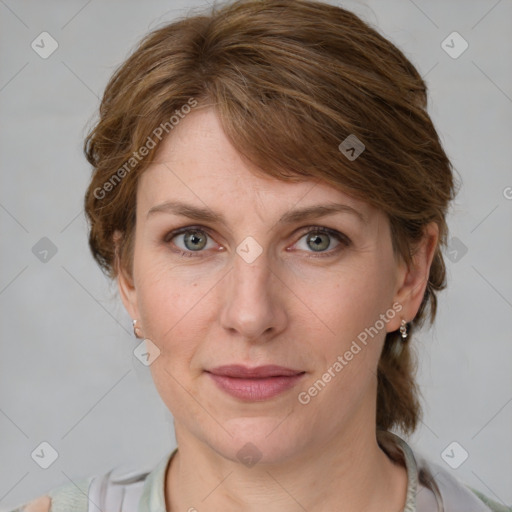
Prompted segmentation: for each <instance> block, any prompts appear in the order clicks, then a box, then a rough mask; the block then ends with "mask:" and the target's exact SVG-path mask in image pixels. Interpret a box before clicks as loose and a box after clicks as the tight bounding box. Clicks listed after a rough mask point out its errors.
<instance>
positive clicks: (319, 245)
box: [307, 233, 330, 251]
mask: <svg viewBox="0 0 512 512" xmlns="http://www.w3.org/2000/svg"><path fill="white" fill-rule="evenodd" d="M322 237H324V240H322ZM310 242H312V244H313V245H311V246H310V247H311V248H312V249H313V250H315V251H317V250H325V249H328V248H329V245H330V240H329V235H327V234H325V233H313V234H310V235H309V236H308V239H307V243H308V245H309V243H310Z"/></svg>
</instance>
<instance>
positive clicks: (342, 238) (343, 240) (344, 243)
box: [164, 226, 352, 258]
mask: <svg viewBox="0 0 512 512" xmlns="http://www.w3.org/2000/svg"><path fill="white" fill-rule="evenodd" d="M303 229H304V231H303V232H302V233H301V235H300V237H299V239H298V240H297V241H299V240H300V239H301V238H303V237H304V236H305V235H307V234H309V233H322V234H326V235H329V236H332V237H333V238H335V239H336V240H338V242H340V245H339V246H338V247H336V248H335V249H332V250H330V251H325V252H318V253H316V254H315V253H314V252H312V253H311V255H310V256H308V257H309V258H326V257H330V256H333V255H335V254H337V253H338V252H339V251H340V250H341V249H342V248H343V247H345V248H347V247H349V246H350V245H351V243H352V242H351V240H350V239H349V238H348V237H347V236H346V235H344V234H343V233H340V232H339V231H336V230H334V229H330V228H326V227H323V226H307V227H304V228H303ZM196 230H197V231H201V232H203V233H205V234H206V235H208V237H210V238H213V237H211V235H210V233H209V230H208V229H207V228H204V227H202V226H186V227H183V228H179V229H175V230H174V231H171V232H169V233H167V234H166V235H165V237H164V242H165V243H167V244H168V243H170V242H171V240H172V239H173V238H175V237H176V236H178V235H182V234H183V233H186V232H188V231H196ZM172 250H173V252H175V253H177V254H179V255H180V256H184V257H186V258H194V257H201V256H200V254H201V253H202V252H204V251H182V250H181V249H172ZM196 253H197V254H196Z"/></svg>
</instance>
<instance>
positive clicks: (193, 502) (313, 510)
mask: <svg viewBox="0 0 512 512" xmlns="http://www.w3.org/2000/svg"><path fill="white" fill-rule="evenodd" d="M366 424H368V425H374V423H366ZM175 428H176V437H177V440H178V446H179V449H178V451H177V453H176V454H175V456H174V457H173V459H172V461H171V464H170V466H169V468H168V471H167V475H166V502H167V506H168V507H167V510H168V511H169V512H175V511H178V510H197V511H201V510H223V511H226V512H231V511H233V512H234V511H239V510H244V511H247V512H261V511H263V510H264V511H265V512H274V511H279V512H283V511H287V510H300V509H301V508H302V509H303V510H307V511H308V512H320V511H322V512H323V511H326V510H340V511H343V512H355V511H361V510H365V511H367V512H373V511H375V512H377V511H378V512H383V510H384V509H383V506H382V504H383V503H385V504H386V509H385V510H388V509H389V510H393V511H399V510H403V508H404V505H405V497H406V490H407V473H406V470H405V467H403V466H402V465H401V464H399V463H395V462H392V460H391V459H390V458H389V457H388V456H387V455H386V454H385V452H384V451H383V450H382V449H381V448H380V447H379V445H378V443H377V439H376V434H375V428H368V429H366V430H361V429H356V431H355V432H354V430H352V431H350V432H349V431H347V432H346V433H345V434H344V435H342V436H340V435H338V436H336V437H335V438H333V439H332V440H330V441H329V442H323V443H319V444H317V445H315V446H312V447H311V448H310V449H309V450H308V451H307V452H305V451H304V452H302V453H300V454H297V455H296V456H294V458H293V459H287V460H286V462H283V463H281V464H260V463H257V464H256V465H254V466H253V467H250V468H249V467H246V466H244V465H243V464H241V463H239V462H234V461H232V460H229V459H226V458H224V457H222V456H220V455H219V454H218V453H217V452H215V451H213V450H212V449H211V448H210V447H209V446H208V445H206V444H204V443H202V442H200V441H198V440H197V438H194V437H192V436H191V435H190V434H189V436H187V435H185V436H184V435H183V433H186V432H187V430H186V429H181V428H180V425H179V424H176V425H175Z"/></svg>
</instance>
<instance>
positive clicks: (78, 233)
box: [0, 0, 512, 509]
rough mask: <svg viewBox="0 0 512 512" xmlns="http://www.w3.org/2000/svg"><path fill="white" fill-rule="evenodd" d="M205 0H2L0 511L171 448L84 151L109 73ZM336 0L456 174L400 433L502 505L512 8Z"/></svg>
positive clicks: (511, 483) (510, 351)
mask: <svg viewBox="0 0 512 512" xmlns="http://www.w3.org/2000/svg"><path fill="white" fill-rule="evenodd" d="M201 5H206V4H205V3H204V2H198V1H195V2H187V3H186V2H184V1H162V0H158V1H157V0H153V1H146V2H136V1H134V0H130V1H124V2H121V1H113V0H108V1H103V2H100V1H98V0H92V1H88V2H87V1H85V2H84V1H67V2H56V1H55V2H52V1H35V0H32V1H15V0H0V20H1V21H0V51H1V63H2V64H1V66H0V109H1V114H2V122H1V124H0V155H1V166H2V167H1V173H0V177H1V187H0V222H1V233H2V236H1V244H2V259H1V263H2V264H1V266H0V307H1V322H0V325H1V334H2V345H1V358H0V365H1V366H0V433H1V436H0V461H1V464H0V509H8V508H9V507H11V506H14V505H15V504H18V503H21V502H23V501H26V500H28V499H31V498H34V497H36V496H38V495H40V494H43V493H44V492H45V491H47V490H48V489H50V488H53V487H55V486H57V485H60V484H63V483H66V482H68V481H75V480H76V479H78V478H81V477H85V476H88V475H92V474H95V473H98V472H102V471H107V470H108V469H110V468H111V467H113V466H115V465H121V464H125V463H126V464H134V465H136V466H137V467H141V468H145V467H148V468H151V467H152V466H153V465H154V464H156V463H157V462H158V461H159V460H160V459H161V458H162V457H163V456H165V455H166V454H167V453H168V452H169V451H170V450H171V449H172V448H173V447H174V435H173V429H172V423H171V417H170V413H169V412H168V411H167V409H166V408H165V406H164V405H163V403H162V402H161V400H160V398H159V396H158V395H157V393H156V391H155V389H154V387H153V383H152V380H151V376H150V373H149V369H148V368H146V367H144V366H143V365H142V364H140V363H139V361H138V360H137V359H135V358H134V357H133V355H132V350H133V348H135V346H136V344H137V342H136V341H135V340H134V339H133V337H132V335H131V322H130V318H129V317H128V315H127V314H126V313H125V311H124V310H123V308H122V305H121V303H120V300H119V299H118V297H117V294H116V289H115V286H114V285H112V284H110V283H109V282H108V281H107V280H106V278H105V277H104V276H103V275H102V274H101V272H100V271H99V269H98V268H97V267H96V266H95V264H94V263H93V260H92V257H91V256H90V254H89V251H88V247H87V244H86V224H85V220H84V215H83V211H82V198H83V193H84V190H85V187H86V184H87V182H88V179H89V175H90V169H89V166H88V164H87V163H86V161H85V159H84V158H83V156H82V153H81V148H82V141H83V137H84V135H85V133H86V126H87V124H88V123H90V121H91V119H93V117H94V116H95V113H96V109H97V107H98V104H99V96H100V95H101V93H102V90H103V88H104V87H105V85H106V83H107V80H108V78H109V76H110V75H111V73H112V72H113V70H114V68H115V67H116V66H117V65H118V64H119V63H120V62H121V61H122V60H123V59H124V58H125V57H126V56H127V55H128V53H129V52H130V51H131V49H133V47H134V45H135V43H136V42H137V41H138V40H139V39H140V37H142V36H143V35H144V34H145V33H146V32H147V31H148V30H150V29H153V28H155V27H156V26H158V25H159V24H161V23H164V22H167V21H170V20H172V19H173V18H174V17H176V16H179V15H183V14H185V12H186V10H187V9H189V8H190V7H192V6H201ZM340 5H343V6H345V7H347V8H349V9H352V10H353V11H355V12H356V13H358V14H360V15H361V16H362V17H363V18H364V19H366V20H367V21H369V22H370V23H372V24H374V25H376V26H377V27H378V28H379V29H380V31H381V32H382V33H383V34H385V35H386V36H387V37H388V38H390V39H391V40H392V41H393V42H395V44H397V45H398V46H399V47H400V48H402V49H403V50H404V51H405V53H406V55H407V56H408V57H409V58H410V59H411V60H412V61H413V63H415V65H416V66H417V67H418V69H419V71H420V73H421V74H422V75H423V76H424V77H426V81H427V84H428V86H429V87H430V112H431V115H432V116H433V119H434V122H435V123H436V126H437V128H438V130H439V132H440V134H441V138H442V140H443V142H444V144H445V147H446V150H447V152H448V155H449V156H450V157H451V159H452V161H453V164H454V166H455V168H456V170H457V172H458V173H459V175H460V178H461V180H462V187H461V190H460V193H459V195H458V198H457V200H456V202H455V203H454V205H453V208H452V213H451V215H450V218H449V225H450V228H451V236H452V237H455V240H454V241H452V249H453V250H452V251H451V253H450V258H451V260H453V261H451V260H450V259H447V264H448V272H449V280H450V284H449V289H448V290H447V291H446V292H444V293H443V294H442V295H441V298H440V311H439V316H438V319H437V323H436V326H435V327H434V328H433V329H432V330H430V331H427V332H423V333H421V335H420V336H419V338H417V339H416V340H415V344H416V346H417V347H418V352H419V355H420V369H419V376H418V378H419V381H420V383H421V386H422V390H423V394H424V397H425V402H426V405H425V417H424V421H423V424H422V425H421V428H419V429H418V431H417V432H416V433H415V435H414V436H412V438H411V439H410V443H411V444H412V446H413V447H414V448H415V449H417V450H418V451H420V452H421V453H423V454H425V455H426V456H427V457H428V458H430V459H431V460H432V461H434V462H436V463H438V464H441V465H443V466H444V467H446V468H447V469H449V470H450V471H451V472H452V473H453V474H454V475H456V476H457V477H458V478H460V479H462V480H463V481H465V482H467V483H468V484H470V485H472V486H474V487H476V488H478V489H480V490H481V491H483V492H484V493H486V494H488V495H489V496H490V497H491V498H493V499H495V500H497V501H500V502H505V503H508V504H511V503H512V471H511V468H512V435H511V431H512V430H511V426H512V372H511V366H512V343H511V334H510V330H511V329H510V325H511V320H512V270H511V265H510V262H511V255H512V231H511V224H512V199H511V197H512V188H510V187H512V173H511V164H510V162H511V161H512V149H511V148H512V144H511V143H510V140H511V138H510V137H511V124H512V87H511V76H512V59H510V55H511V54H512V37H511V35H510V20H511V19H512V2H511V1H510V0H501V1H496V0H489V1H487V0H481V1H472V2H468V1H463V0H459V1H456V0H451V1H446V0H443V1H441V0H439V1H429V2H427V1H426V0H415V1H414V2H413V1H408V0H395V1H386V2H384V1H377V0H372V1H366V2H355V1H347V2H342V3H341V4H340ZM43 31H47V32H49V33H50V34H51V35H52V37H53V38H55V40H56V41H57V42H58V45H59V46H58V49H57V50H56V51H55V52H54V53H53V54H52V55H51V56H50V57H48V58H47V59H43V58H41V57H40V56H39V55H38V54H37V53H36V52H35V51H34V50H33V49H32V48H31V43H32V41H33V40H35V39H36V38H37V36H39V34H40V33H41V32H43ZM453 31H457V32H459V33H460V34H461V35H462V37H463V38H464V39H465V40H466V41H467V42H468V44H469V47H468V49H467V50H466V51H465V52H464V53H463V54H462V55H460V56H459V57H458V58H456V59H454V58H452V57H450V56H449V55H448V54H447V53H446V52H445V51H444V49H443V48H442V47H441V43H442V41H443V40H444V39H445V38H446V37H447V36H448V35H449V34H451V33H452V32H453ZM459 43H460V41H459V42H457V43H456V44H455V48H457V47H458V48H460V46H457V45H459ZM507 187H509V188H507ZM43 237H47V238H49V239H50V240H51V241H52V243H53V244H54V245H55V247H56V249H57V253H56V254H55V255H54V256H52V257H50V256H51V253H48V256H47V260H48V261H46V262H43V261H40V260H39V259H38V258H37V257H36V255H35V254H34V253H33V252H32V248H33V247H34V245H35V244H36V243H37V242H38V241H39V240H40V239H41V238H43ZM465 248H466V249H467V252H466V253H464V251H465V250H466V249H465ZM43 441H46V442H48V443H50V444H51V445H52V446H53V447H54V448H55V449H56V450H57V452H58V453H59V457H58V459H57V460H56V461H55V463H54V464H53V465H51V466H50V467H49V468H48V469H46V470H45V469H42V468H41V467H39V466H38V465H37V464H36V463H35V462H34V460H33V459H32V457H31V453H32V452H33V451H34V450H35V449H36V448H37V447H38V446H39V444H40V443H41V442H43ZM453 441H456V442H457V443H459V445H460V446H461V447H463V449H465V450H466V451H467V452H468V453H469V457H468V459H467V460H466V461H465V462H464V463H463V464H461V465H460V467H458V469H451V468H449V467H448V466H447V465H446V463H445V462H444V460H443V459H442V457H441V453H442V452H443V450H445V448H446V447H447V446H448V445H449V444H450V443H452V442H453ZM461 453H462V452H461V448H458V447H456V449H455V451H454V455H455V459H457V458H458V457H460V454H461Z"/></svg>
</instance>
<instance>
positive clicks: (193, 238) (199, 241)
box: [183, 230, 208, 251]
mask: <svg viewBox="0 0 512 512" xmlns="http://www.w3.org/2000/svg"><path fill="white" fill-rule="evenodd" d="M183 242H184V244H185V247H186V248H187V249H188V250H189V251H200V250H201V249H204V248H205V246H206V244H207V242H208V236H207V235H206V233H204V232H203V231H198V230H190V231H186V232H185V233H183Z"/></svg>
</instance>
